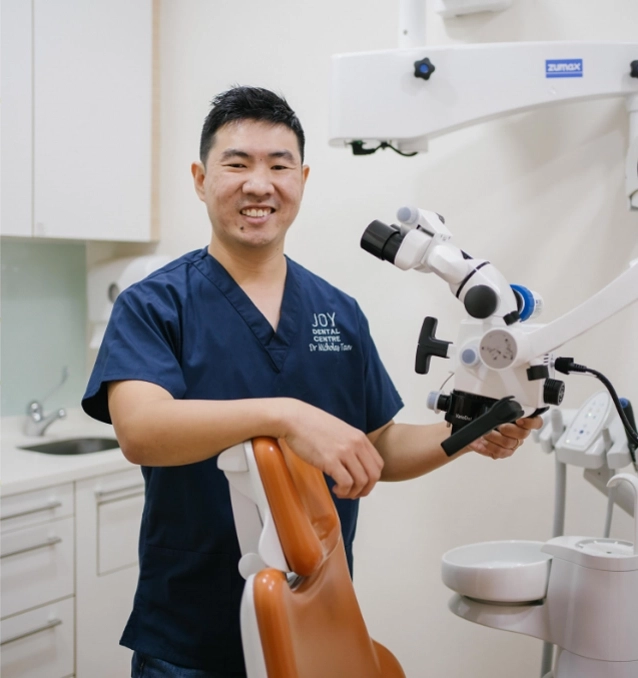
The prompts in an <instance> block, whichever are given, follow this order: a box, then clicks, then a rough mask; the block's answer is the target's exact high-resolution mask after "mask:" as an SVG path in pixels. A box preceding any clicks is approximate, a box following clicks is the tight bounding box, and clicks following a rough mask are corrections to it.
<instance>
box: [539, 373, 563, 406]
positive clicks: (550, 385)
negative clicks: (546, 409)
mask: <svg viewBox="0 0 638 678" xmlns="http://www.w3.org/2000/svg"><path fill="white" fill-rule="evenodd" d="M564 395H565V382H564V381H560V379H546V380H545V384H544V386H543V401H544V402H545V403H547V405H560V404H561V403H562V402H563V396H564Z"/></svg>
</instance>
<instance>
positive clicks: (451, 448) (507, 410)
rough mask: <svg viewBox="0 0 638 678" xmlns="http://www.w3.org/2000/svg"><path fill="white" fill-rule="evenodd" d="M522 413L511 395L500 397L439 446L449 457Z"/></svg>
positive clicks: (521, 409) (517, 417) (519, 416)
mask: <svg viewBox="0 0 638 678" xmlns="http://www.w3.org/2000/svg"><path fill="white" fill-rule="evenodd" d="M524 414H525V412H524V410H523V408H522V407H521V406H520V405H519V404H518V403H517V402H516V401H515V400H514V399H513V397H512V396H508V397H507V398H501V400H498V401H497V402H495V403H494V404H493V405H492V407H490V409H489V410H488V411H487V412H485V413H484V414H482V415H481V416H480V417H477V418H476V419H475V420H474V421H473V422H471V423H470V424H467V425H466V426H464V427H463V428H462V429H460V430H458V431H457V432H456V433H453V434H452V435H451V436H450V437H449V438H447V439H446V440H444V441H443V442H442V443H441V447H442V448H443V450H444V452H445V454H447V456H448V457H451V456H452V455H453V454H456V453H457V452H458V451H459V450H462V449H463V448H464V447H465V446H466V445H469V444H470V443H471V442H474V441H475V440H476V439H477V438H480V437H481V436H482V435H485V434H486V433H489V432H490V431H492V430H493V429H495V428H496V427H497V426H500V425H501V424H508V423H509V422H511V421H515V420H516V419H520V418H521V417H522V416H523V415H524Z"/></svg>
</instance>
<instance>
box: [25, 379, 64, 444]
mask: <svg viewBox="0 0 638 678" xmlns="http://www.w3.org/2000/svg"><path fill="white" fill-rule="evenodd" d="M68 376H69V370H68V369H67V368H66V367H64V368H63V369H62V379H61V381H60V383H59V384H58V385H57V386H56V387H55V388H54V389H53V390H52V391H50V392H49V394H48V395H46V396H45V397H44V398H42V401H43V402H44V401H45V400H46V399H47V398H48V397H49V396H51V395H53V393H55V392H56V391H57V390H58V389H59V388H60V387H61V386H62V385H63V384H64V382H65V381H66V380H67V378H68ZM65 417H66V410H65V409H64V408H60V409H59V410H55V411H53V412H51V414H47V415H46V416H45V414H44V408H43V407H42V403H41V402H40V401H38V400H32V401H31V402H30V403H29V404H28V405H27V421H26V424H25V426H24V432H25V434H26V435H28V436H43V435H44V432H45V431H46V430H47V429H48V428H49V426H51V424H52V423H53V422H54V421H57V420H58V419H64V418H65Z"/></svg>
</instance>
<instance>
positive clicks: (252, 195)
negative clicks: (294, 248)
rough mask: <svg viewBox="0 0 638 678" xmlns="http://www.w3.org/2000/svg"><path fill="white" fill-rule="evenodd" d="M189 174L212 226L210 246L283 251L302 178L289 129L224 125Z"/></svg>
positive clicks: (256, 123) (248, 123) (252, 124)
mask: <svg viewBox="0 0 638 678" xmlns="http://www.w3.org/2000/svg"><path fill="white" fill-rule="evenodd" d="M192 173H193V179H194V181H195V190H196V191H197V195H198V196H199V198H200V199H201V200H202V201H203V202H204V203H206V207H207V210H208V216H209V217H210V221H211V224H212V226H213V243H215V240H217V241H219V243H220V244H221V245H222V246H223V247H225V248H227V249H232V250H233V251H239V250H243V249H245V248H251V249H253V248H262V249H263V248H266V249H277V248H281V249H283V241H284V238H285V235H286V232H287V231H288V228H289V227H290V225H291V224H292V222H293V221H294V219H295V217H296V216H297V212H298V211H299V206H300V204H301V198H302V196H303V189H304V185H305V183H306V179H307V177H308V167H306V166H302V164H301V155H300V152H299V144H298V142H297V137H296V135H295V133H294V132H293V131H292V130H291V129H289V128H288V127H286V126H285V125H272V124H270V123H266V122H259V121H255V120H241V121H238V122H232V123H229V124H227V125H224V126H223V127H220V128H219V129H218V130H217V133H216V134H215V142H214V144H213V146H212V148H211V149H210V152H209V154H208V158H207V159H206V166H205V167H204V166H203V165H202V164H201V163H194V164H193V166H192ZM238 248H239V249H238Z"/></svg>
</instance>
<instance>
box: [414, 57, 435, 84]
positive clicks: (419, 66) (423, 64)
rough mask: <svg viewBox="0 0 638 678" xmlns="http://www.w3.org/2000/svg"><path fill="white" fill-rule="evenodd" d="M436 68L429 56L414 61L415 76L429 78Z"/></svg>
mask: <svg viewBox="0 0 638 678" xmlns="http://www.w3.org/2000/svg"><path fill="white" fill-rule="evenodd" d="M435 70H436V68H435V66H434V64H433V63H432V62H431V61H430V60H429V59H428V58H427V57H425V59H421V60H420V61H415V62H414V77H415V78H423V80H429V79H430V76H431V75H432V73H434V71H435Z"/></svg>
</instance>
